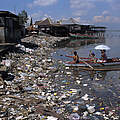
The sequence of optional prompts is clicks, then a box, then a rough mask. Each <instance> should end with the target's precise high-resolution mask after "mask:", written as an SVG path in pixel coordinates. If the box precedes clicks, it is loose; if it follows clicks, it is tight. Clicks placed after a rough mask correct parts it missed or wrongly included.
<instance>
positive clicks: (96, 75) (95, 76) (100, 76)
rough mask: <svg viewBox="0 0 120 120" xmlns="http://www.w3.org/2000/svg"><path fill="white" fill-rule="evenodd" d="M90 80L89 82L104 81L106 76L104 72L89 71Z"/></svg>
mask: <svg viewBox="0 0 120 120" xmlns="http://www.w3.org/2000/svg"><path fill="white" fill-rule="evenodd" d="M89 75H90V79H91V80H105V77H106V75H107V72H106V71H99V72H96V71H89Z"/></svg>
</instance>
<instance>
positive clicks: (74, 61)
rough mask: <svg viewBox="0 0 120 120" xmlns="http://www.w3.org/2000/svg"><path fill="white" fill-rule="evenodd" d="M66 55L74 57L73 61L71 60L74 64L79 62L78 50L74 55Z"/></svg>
mask: <svg viewBox="0 0 120 120" xmlns="http://www.w3.org/2000/svg"><path fill="white" fill-rule="evenodd" d="M66 57H70V58H73V61H72V62H70V63H72V64H75V63H79V56H78V54H77V52H76V51H74V56H67V55H66Z"/></svg>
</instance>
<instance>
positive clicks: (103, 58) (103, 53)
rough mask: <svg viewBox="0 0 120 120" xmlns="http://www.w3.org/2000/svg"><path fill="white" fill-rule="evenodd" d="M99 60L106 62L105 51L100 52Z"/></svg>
mask: <svg viewBox="0 0 120 120" xmlns="http://www.w3.org/2000/svg"><path fill="white" fill-rule="evenodd" d="M101 59H102V60H103V61H104V60H105V61H107V55H106V51H105V50H101Z"/></svg>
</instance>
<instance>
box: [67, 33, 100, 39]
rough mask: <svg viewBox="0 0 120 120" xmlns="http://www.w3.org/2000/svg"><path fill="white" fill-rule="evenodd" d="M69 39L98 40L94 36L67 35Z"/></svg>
mask: <svg viewBox="0 0 120 120" xmlns="http://www.w3.org/2000/svg"><path fill="white" fill-rule="evenodd" d="M69 35H70V37H71V38H78V39H98V37H96V36H94V35H88V34H79V33H77V34H72V33H69Z"/></svg>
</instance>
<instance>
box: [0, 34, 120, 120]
mask: <svg viewBox="0 0 120 120" xmlns="http://www.w3.org/2000/svg"><path fill="white" fill-rule="evenodd" d="M64 39H67V38H62V37H61V38H59V37H51V36H30V37H25V38H24V39H22V40H21V43H20V44H17V45H16V46H15V48H14V49H12V50H11V51H10V52H8V53H7V54H6V55H5V56H4V57H3V58H2V61H1V68H2V67H3V70H1V77H0V95H1V97H0V118H1V119H8V120H11V119H13V120H14V119H15V120H21V119H22V120H24V119H29V120H35V119H39V120H119V119H120V113H119V111H120V101H119V98H118V96H116V95H115V94H114V93H112V92H111V91H108V92H109V93H110V94H112V95H111V96H113V97H114V98H115V99H116V101H114V103H113V102H112V100H110V98H109V97H108V96H107V94H106V96H105V98H100V97H98V96H97V95H96V94H100V93H99V91H101V90H103V91H104V90H105V87H106V86H102V85H101V84H100V85H99V84H98V83H99V82H98V81H99V80H96V82H95V81H92V80H91V79H90V78H89V76H87V75H86V72H84V71H80V70H79V68H76V69H73V68H70V67H65V66H64V65H63V61H61V60H55V59H53V58H52V54H53V53H54V52H55V49H54V46H55V45H56V43H57V42H59V41H62V40H64ZM78 72H80V74H78ZM90 83H91V84H90ZM108 85H109V84H108ZM96 86H97V88H98V91H95V89H93V87H96ZM95 93H96V94H95ZM104 100H106V101H104ZM108 100H109V101H108Z"/></svg>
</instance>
